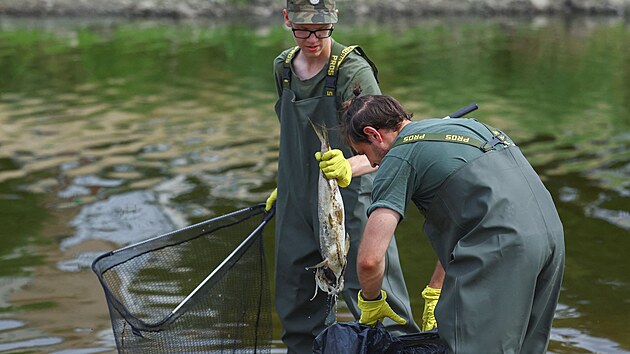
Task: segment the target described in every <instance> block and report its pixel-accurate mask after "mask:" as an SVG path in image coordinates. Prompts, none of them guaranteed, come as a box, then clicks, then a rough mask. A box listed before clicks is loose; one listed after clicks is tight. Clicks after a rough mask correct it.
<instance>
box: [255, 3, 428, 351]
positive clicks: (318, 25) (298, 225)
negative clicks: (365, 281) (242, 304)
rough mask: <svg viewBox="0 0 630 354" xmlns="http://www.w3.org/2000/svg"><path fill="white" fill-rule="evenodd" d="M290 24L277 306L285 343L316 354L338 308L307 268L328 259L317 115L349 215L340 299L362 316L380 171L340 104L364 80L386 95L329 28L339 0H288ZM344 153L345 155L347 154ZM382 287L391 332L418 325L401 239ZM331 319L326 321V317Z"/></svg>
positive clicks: (284, 57)
mask: <svg viewBox="0 0 630 354" xmlns="http://www.w3.org/2000/svg"><path fill="white" fill-rule="evenodd" d="M284 22H285V24H286V26H287V27H288V28H290V29H291V31H292V34H293V36H294V38H295V41H296V44H297V46H296V47H294V48H291V49H288V50H286V51H284V52H282V53H281V54H280V55H279V56H278V57H277V58H276V60H275V62H274V70H275V79H276V87H277V90H278V94H279V96H280V99H279V101H278V102H277V104H276V113H277V115H278V119H279V120H280V152H279V158H278V181H277V183H278V184H277V189H276V190H274V192H273V193H272V194H271V196H270V197H269V199H268V200H267V209H269V208H271V206H272V205H273V204H274V203H275V204H276V239H275V244H276V254H275V262H276V264H275V286H276V288H275V303H276V310H277V312H278V315H279V317H280V321H281V323H282V340H283V342H284V343H285V344H286V345H287V347H288V349H289V353H300V354H302V353H312V346H313V341H314V339H315V337H316V336H317V335H318V334H319V333H320V332H321V331H323V330H324V329H325V326H326V325H327V324H330V323H331V322H332V321H334V316H335V311H336V310H335V309H331V308H330V307H331V306H330V303H331V300H330V299H328V296H327V294H325V293H323V292H321V291H320V292H318V294H317V296H316V297H315V298H314V299H313V300H311V298H312V297H313V294H314V293H315V286H316V285H315V276H314V271H313V270H306V269H305V268H306V267H310V266H313V265H315V264H318V263H320V262H321V261H322V257H321V255H320V251H319V224H318V223H319V222H318V217H317V210H318V205H317V193H318V192H317V190H318V183H317V181H318V176H319V174H320V173H321V172H320V167H319V164H320V161H317V160H316V159H315V157H314V156H315V152H317V151H319V150H320V142H319V139H318V138H317V136H316V134H315V132H314V130H313V127H312V126H311V124H310V122H309V120H310V121H312V122H313V123H314V124H316V125H319V126H326V127H327V128H328V137H329V140H330V145H331V146H332V148H333V150H332V151H330V152H328V153H326V154H324V156H323V157H321V159H322V160H323V161H321V162H322V163H323V165H328V164H331V165H332V166H331V168H329V169H328V172H327V174H326V177H327V178H336V179H337V181H338V182H339V185H340V186H341V187H342V188H341V194H342V197H343V202H344V205H345V212H346V231H347V233H348V234H349V235H350V238H351V242H350V244H351V246H350V251H349V253H348V256H347V267H346V271H345V277H344V279H345V281H344V282H345V285H344V289H343V292H342V297H343V299H344V300H345V302H346V304H347V305H348V308H349V309H350V311H351V312H352V314H353V315H354V316H355V318H357V319H358V318H359V314H360V311H359V308H358V305H357V294H358V291H359V289H360V288H359V280H358V278H357V274H356V255H357V250H358V248H359V240H360V237H361V234H362V233H363V229H364V227H365V223H366V221H367V216H366V211H367V207H368V206H369V203H370V192H371V190H372V176H370V175H365V176H362V177H357V178H352V176H353V175H354V176H357V175H364V174H365V173H368V172H372V171H374V169H373V168H372V167H371V166H370V164H369V161H368V160H367V159H366V158H365V156H352V155H353V153H352V151H351V149H350V148H349V147H348V145H347V144H346V143H345V141H344V140H343V139H342V138H341V135H340V130H339V125H340V109H341V104H340V103H341V102H343V101H344V100H347V99H349V98H350V97H352V87H354V85H360V86H361V87H363V88H364V90H365V92H368V93H375V94H378V93H380V89H379V87H378V83H377V81H376V76H375V70H373V67H372V66H371V65H370V62H369V61H368V59H367V58H366V57H365V55H364V54H363V53H362V51H360V48H358V47H345V46H343V45H341V44H339V43H337V42H335V41H334V40H333V39H332V37H331V34H332V32H333V29H334V24H335V23H336V22H337V11H336V8H335V2H334V1H333V0H319V1H315V0H311V1H309V0H288V2H287V8H286V9H285V10H284ZM346 157H347V158H346ZM385 257H386V259H387V260H386V263H387V266H386V270H385V272H384V279H385V280H384V285H383V286H384V287H385V288H386V289H388V291H390V292H391V293H392V294H395V296H393V297H392V298H390V303H391V305H392V307H393V308H395V309H396V311H397V312H398V313H400V315H401V316H402V317H403V318H404V320H399V322H400V323H405V320H406V324H398V323H395V322H393V321H391V320H388V321H387V322H385V325H386V326H387V327H388V328H389V329H390V330H392V331H394V333H398V334H401V333H406V332H416V331H417V330H418V327H417V326H416V325H415V323H414V321H413V317H412V314H411V308H410V304H409V297H408V294H407V290H406V286H405V282H404V279H403V274H402V270H401V268H400V264H399V260H398V251H397V248H396V243H395V242H392V243H391V245H390V247H388V249H387V252H386V253H385ZM327 316H328V319H327Z"/></svg>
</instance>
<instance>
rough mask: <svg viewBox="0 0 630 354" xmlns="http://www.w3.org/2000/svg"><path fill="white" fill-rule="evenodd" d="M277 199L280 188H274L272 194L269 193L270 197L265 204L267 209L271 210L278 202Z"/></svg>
mask: <svg viewBox="0 0 630 354" xmlns="http://www.w3.org/2000/svg"><path fill="white" fill-rule="evenodd" d="M276 199H278V188H276V189H274V190H273V192H271V194H270V195H269V198H267V203H266V204H265V211H269V210H271V207H272V206H273V204H274V203H275V202H276Z"/></svg>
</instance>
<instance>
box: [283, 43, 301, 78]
mask: <svg viewBox="0 0 630 354" xmlns="http://www.w3.org/2000/svg"><path fill="white" fill-rule="evenodd" d="M299 49H300V47H298V46H295V47H293V48H292V49H291V50H290V51H289V53H287V57H286V58H285V59H284V64H282V86H283V87H284V88H288V87H289V85H290V84H291V60H293V56H294V55H295V53H297V51H298V50H299Z"/></svg>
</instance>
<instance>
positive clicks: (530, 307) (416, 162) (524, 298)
mask: <svg viewBox="0 0 630 354" xmlns="http://www.w3.org/2000/svg"><path fill="white" fill-rule="evenodd" d="M346 107H347V111H346V112H345V114H344V118H343V119H344V126H343V131H344V136H345V137H346V138H347V139H348V141H349V142H350V144H351V145H352V147H353V148H354V149H355V150H356V151H357V153H360V154H364V155H365V156H367V158H368V159H369V160H370V162H371V164H372V166H379V168H378V171H377V172H376V176H375V178H374V190H373V191H372V205H371V206H370V207H369V208H368V214H369V218H368V222H367V225H366V227H365V232H364V234H363V238H362V240H361V246H360V248H359V254H358V259H357V263H358V275H359V280H360V282H361V293H360V299H361V300H360V301H359V308H361V310H362V314H361V319H360V322H361V323H367V324H371V323H374V322H376V321H378V320H382V319H383V318H386V317H391V316H393V317H395V311H396V310H395V309H394V310H392V308H390V306H389V304H388V303H389V300H390V298H391V297H385V296H383V295H384V294H383V292H382V290H381V289H382V285H383V279H384V278H383V274H384V269H385V268H384V267H385V262H384V259H385V253H386V249H387V245H388V244H389V241H390V240H391V239H392V236H393V234H394V231H395V230H396V227H397V225H398V223H399V222H400V221H401V220H402V219H403V218H404V216H405V208H406V205H407V203H409V202H410V201H411V202H413V203H414V204H415V205H416V207H417V208H418V209H419V210H420V211H421V212H422V214H424V216H425V225H424V230H425V233H426V235H427V236H428V237H429V240H430V242H431V245H432V247H433V249H434V250H435V252H436V253H437V256H438V259H439V261H440V263H441V264H442V265H444V271H445V272H444V273H442V275H443V277H442V279H441V281H442V282H443V284H442V292H441V296H440V298H439V302H438V304H437V307H436V308H435V318H436V319H437V325H438V326H437V330H438V333H439V335H440V337H441V338H442V339H444V341H445V342H446V343H447V345H448V347H449V351H450V352H452V353H456V354H465V353H470V354H479V353H484V354H493V353H527V354H530V353H531V354H542V353H545V352H546V349H547V344H548V342H549V334H550V331H551V323H552V320H553V317H554V312H555V308H556V305H557V303H558V296H559V293H560V286H561V282H562V276H563V272H564V258H565V249H564V232H563V228H562V223H561V222H560V218H559V216H558V213H557V211H556V208H555V205H554V203H553V200H552V198H551V195H550V193H549V192H548V191H547V189H546V188H545V186H544V185H543V183H542V181H541V180H540V178H539V177H538V175H537V174H536V172H535V171H534V169H533V168H532V167H531V165H530V164H529V162H527V160H526V159H525V157H524V156H523V154H522V153H521V151H520V149H519V148H518V147H517V146H515V145H514V143H513V142H512V140H510V138H508V137H507V136H506V135H505V134H504V133H502V132H501V131H498V130H496V129H494V128H492V127H489V126H487V125H485V124H482V123H480V122H478V121H476V120H474V119H425V120H422V121H418V122H412V121H411V116H412V115H411V114H410V113H407V112H405V111H404V110H403V108H402V106H401V105H400V103H399V102H398V101H396V100H395V99H393V98H392V97H389V96H381V95H374V96H359V97H356V98H354V99H352V101H350V103H349V104H347V105H346ZM434 276H435V274H434Z"/></svg>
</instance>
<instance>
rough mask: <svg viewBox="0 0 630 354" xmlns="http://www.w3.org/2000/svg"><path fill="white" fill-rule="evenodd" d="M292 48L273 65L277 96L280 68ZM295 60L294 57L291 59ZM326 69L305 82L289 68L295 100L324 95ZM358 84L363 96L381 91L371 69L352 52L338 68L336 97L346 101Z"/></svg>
mask: <svg viewBox="0 0 630 354" xmlns="http://www.w3.org/2000/svg"><path fill="white" fill-rule="evenodd" d="M291 49H293V48H289V49H287V50H285V51H283V52H282V53H280V55H278V56H277V57H276V59H275V60H274V63H273V68H274V76H275V81H276V90H277V91H278V96H280V95H281V94H282V88H283V86H282V66H283V63H284V60H285V59H286V57H287V54H288V53H289V51H290V50H291ZM293 59H295V56H294V57H293ZM327 69H328V67H327V66H324V67H323V68H322V70H321V71H320V72H319V73H317V75H315V76H313V77H312V78H310V79H307V80H300V79H299V78H298V77H297V75H295V72H293V66H291V71H292V77H291V86H290V87H291V91H293V92H294V93H295V96H296V99H297V100H298V101H299V100H303V99H307V98H311V97H320V96H322V95H323V94H324V85H325V81H326V80H325V78H326V71H327ZM357 82H358V83H360V85H361V89H362V94H363V95H379V94H381V90H380V88H379V87H378V83H377V82H376V78H375V77H374V73H373V72H372V67H371V66H370V65H369V64H368V62H367V61H365V59H363V58H362V57H361V56H360V55H359V54H357V53H355V52H354V51H353V52H351V53H350V54H348V56H346V57H345V59H344V60H343V62H342V64H341V66H340V67H339V75H338V77H337V96H340V97H341V99H342V101H347V100H349V99H351V98H352V97H353V95H354V94H353V92H352V90H353V89H354V84H355V83H357Z"/></svg>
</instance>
